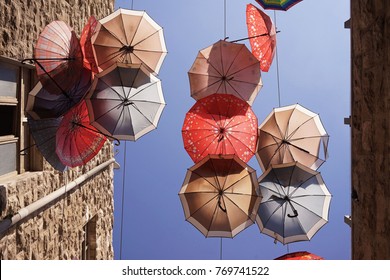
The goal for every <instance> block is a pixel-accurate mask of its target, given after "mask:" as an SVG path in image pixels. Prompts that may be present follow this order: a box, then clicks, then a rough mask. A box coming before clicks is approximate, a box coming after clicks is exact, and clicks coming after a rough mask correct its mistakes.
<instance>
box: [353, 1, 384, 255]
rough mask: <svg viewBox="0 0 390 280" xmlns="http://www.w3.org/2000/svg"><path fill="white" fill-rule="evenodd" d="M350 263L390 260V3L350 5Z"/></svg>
mask: <svg viewBox="0 0 390 280" xmlns="http://www.w3.org/2000/svg"><path fill="white" fill-rule="evenodd" d="M350 3H351V71H352V73H351V74H352V75H351V77H352V81H351V89H352V94H351V104H352V106H351V120H350V125H351V137H352V139H351V147H352V153H351V154H352V159H351V164H352V166H351V167H352V168H351V170H352V178H351V179H352V180H351V182H352V190H351V193H352V199H351V201H352V223H351V229H352V239H351V240H352V259H354V260H361V259H364V260H370V259H386V260H389V259H390V172H389V171H390V169H389V168H390V154H389V148H390V140H389V139H390V138H389V136H390V135H389V128H390V127H389V126H390V88H389V81H390V79H389V76H390V72H389V66H390V56H389V50H390V2H389V1H388V0H373V1H367V0H351V2H350Z"/></svg>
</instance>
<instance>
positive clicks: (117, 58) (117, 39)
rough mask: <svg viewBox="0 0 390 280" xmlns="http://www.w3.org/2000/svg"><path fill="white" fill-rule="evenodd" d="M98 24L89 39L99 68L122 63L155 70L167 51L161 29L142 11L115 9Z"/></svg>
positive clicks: (155, 71) (156, 70) (154, 71)
mask: <svg viewBox="0 0 390 280" xmlns="http://www.w3.org/2000/svg"><path fill="white" fill-rule="evenodd" d="M100 23H101V25H100V26H99V27H98V28H97V29H96V33H95V34H94V35H93V36H92V39H91V40H92V49H93V51H94V54H95V58H96V62H97V64H98V67H99V69H100V71H102V70H105V69H107V68H109V67H110V66H111V65H113V64H115V63H116V62H122V63H136V64H139V63H143V64H145V65H146V66H147V67H148V68H149V70H150V71H151V72H153V73H154V74H157V73H158V72H159V70H160V67H161V65H162V63H163V60H164V58H165V56H166V54H167V49H166V46H165V40H164V35H163V30H162V28H161V27H160V26H159V25H158V24H157V23H156V22H155V21H154V20H153V19H152V18H151V17H150V16H149V15H148V14H147V13H146V12H144V11H134V10H126V9H118V10H116V11H115V12H113V13H112V14H110V15H109V16H107V17H105V18H103V19H101V20H100Z"/></svg>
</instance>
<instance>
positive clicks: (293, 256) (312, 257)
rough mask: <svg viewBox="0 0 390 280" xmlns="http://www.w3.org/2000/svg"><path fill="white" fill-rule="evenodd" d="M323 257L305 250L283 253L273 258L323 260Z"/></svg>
mask: <svg viewBox="0 0 390 280" xmlns="http://www.w3.org/2000/svg"><path fill="white" fill-rule="evenodd" d="M323 259H324V258H322V257H320V256H317V255H315V254H312V253H309V252H306V251H300V252H293V253H289V254H285V255H283V256H280V257H278V258H276V259H275V260H323Z"/></svg>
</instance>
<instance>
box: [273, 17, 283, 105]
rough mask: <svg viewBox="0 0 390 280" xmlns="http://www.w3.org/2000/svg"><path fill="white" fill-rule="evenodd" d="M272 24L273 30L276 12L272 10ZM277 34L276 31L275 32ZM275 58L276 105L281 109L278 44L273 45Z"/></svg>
mask: <svg viewBox="0 0 390 280" xmlns="http://www.w3.org/2000/svg"><path fill="white" fill-rule="evenodd" d="M274 24H275V28H277V27H276V26H277V25H276V11H275V10H274ZM276 33H278V31H276ZM275 56H276V57H275V58H276V79H277V84H278V104H279V107H281V101H280V82H279V58H278V44H276V45H275Z"/></svg>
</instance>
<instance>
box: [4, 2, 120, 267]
mask: <svg viewBox="0 0 390 280" xmlns="http://www.w3.org/2000/svg"><path fill="white" fill-rule="evenodd" d="M113 9H114V0H38V1H33V0H12V1H11V0H1V1H0V55H2V56H6V57H9V58H14V59H18V60H21V59H23V58H28V57H32V55H33V48H34V45H35V43H36V41H37V38H38V35H39V34H40V32H41V31H42V29H43V28H44V27H45V26H46V25H47V24H48V23H50V22H52V21H54V20H62V21H64V22H66V23H67V24H68V25H69V26H71V27H72V28H73V29H74V30H75V31H76V33H77V34H78V35H80V32H81V30H82V28H83V26H84V24H85V23H86V22H87V20H88V18H89V16H91V15H93V16H95V17H96V18H97V19H100V18H103V17H104V16H107V15H108V14H110V13H111V12H112V11H113ZM112 157H113V147H112V143H110V142H109V141H107V143H106V144H105V146H104V147H103V149H102V151H101V152H100V153H99V154H98V155H97V156H96V157H95V158H93V159H92V160H91V161H90V162H89V163H88V164H86V165H84V166H81V167H77V168H73V169H70V170H68V171H66V172H64V173H60V172H58V171H55V170H53V168H51V166H50V165H49V164H48V163H47V162H44V167H43V171H40V172H26V173H23V174H21V175H18V176H16V177H15V178H10V179H6V180H5V179H3V180H1V182H0V200H1V202H2V203H1V204H2V209H0V210H1V217H0V223H2V222H4V221H8V220H9V218H10V217H12V216H13V215H14V214H15V213H17V212H18V211H19V210H20V209H21V208H23V207H26V206H28V205H30V204H31V203H32V202H35V201H37V200H39V199H41V198H43V197H45V196H46V195H48V194H50V193H51V192H53V191H55V190H57V189H59V188H60V187H62V186H64V185H66V184H67V183H70V182H72V181H73V180H75V179H76V178H78V177H80V176H81V175H82V174H85V172H87V171H88V170H91V169H92V168H94V167H96V166H98V165H99V164H101V163H103V162H105V161H107V160H109V159H111V158H112ZM113 207H114V203H113V164H111V165H110V166H109V167H107V168H106V169H105V170H103V171H102V172H100V173H99V174H97V175H96V176H94V177H93V178H91V179H89V180H87V181H85V182H84V183H83V184H81V185H79V186H77V187H75V188H74V189H73V190H72V191H71V192H69V193H67V194H66V195H64V196H62V197H60V198H59V199H58V200H56V201H54V202H53V203H52V204H50V205H47V206H45V207H44V208H43V209H40V210H39V211H36V212H35V213H32V214H31V215H30V216H28V217H27V218H25V219H23V220H21V221H20V222H18V223H17V224H16V225H14V226H12V227H11V228H9V229H8V230H7V231H6V232H3V233H2V234H0V254H1V255H0V257H1V259H79V258H81V244H82V241H83V240H84V231H83V226H84V225H85V224H86V223H87V222H88V221H89V220H90V219H91V218H93V217H96V258H97V259H113V247H112V239H113V237H112V230H113Z"/></svg>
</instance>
